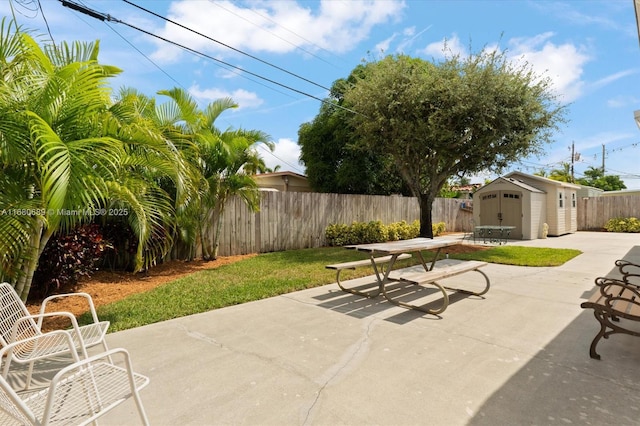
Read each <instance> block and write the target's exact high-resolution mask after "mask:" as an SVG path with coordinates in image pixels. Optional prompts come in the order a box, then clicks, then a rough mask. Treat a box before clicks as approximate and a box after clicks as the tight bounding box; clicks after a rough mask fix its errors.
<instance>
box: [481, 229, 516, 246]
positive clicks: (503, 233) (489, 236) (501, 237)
mask: <svg viewBox="0 0 640 426" xmlns="http://www.w3.org/2000/svg"><path fill="white" fill-rule="evenodd" d="M474 229H475V235H477V236H478V237H479V238H482V242H483V243H486V242H487V241H489V242H490V243H498V244H507V241H508V240H509V235H510V234H511V231H512V230H514V229H516V227H515V226H502V225H478V226H476V227H475V228H474ZM475 235H474V240H475Z"/></svg>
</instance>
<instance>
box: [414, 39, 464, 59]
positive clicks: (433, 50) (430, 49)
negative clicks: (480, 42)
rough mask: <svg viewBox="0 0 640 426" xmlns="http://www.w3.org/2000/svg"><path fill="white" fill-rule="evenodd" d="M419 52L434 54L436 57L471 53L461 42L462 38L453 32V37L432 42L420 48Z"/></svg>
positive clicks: (428, 54)
mask: <svg viewBox="0 0 640 426" xmlns="http://www.w3.org/2000/svg"><path fill="white" fill-rule="evenodd" d="M419 53H422V54H425V55H427V56H432V57H434V58H436V59H442V58H445V57H452V56H456V55H460V56H466V55H468V54H469V52H468V51H467V49H466V48H465V47H464V45H463V44H462V43H461V42H460V38H459V37H458V35H457V34H453V36H451V38H447V39H442V40H440V41H436V42H433V43H430V44H428V45H427V47H425V48H424V49H422V50H420V51H419Z"/></svg>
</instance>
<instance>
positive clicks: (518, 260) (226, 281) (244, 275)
mask: <svg viewBox="0 0 640 426" xmlns="http://www.w3.org/2000/svg"><path fill="white" fill-rule="evenodd" d="M580 253H581V252H580V251H578V250H568V249H548V248H534V247H519V246H500V247H493V248H491V249H489V250H483V251H477V252H474V253H467V254H455V255H454V254H452V255H451V256H450V257H451V258H455V259H463V260H472V259H473V260H482V261H486V262H492V263H503V264H510V265H520V266H557V265H561V264H563V263H564V262H566V261H568V260H570V259H572V258H573V257H575V256H577V255H579V254H580ZM432 256H433V254H430V255H429V256H427V260H430V258H432ZM364 258H366V256H365V255H364V254H363V253H360V252H356V251H352V250H345V249H344V248H341V247H323V248H317V249H304V250H290V251H285V252H277V253H264V254H260V255H258V256H256V257H252V258H249V259H245V260H242V261H239V262H237V263H233V264H230V265H225V266H221V267H219V268H216V269H210V270H205V271H200V272H196V273H193V274H191V275H189V276H187V277H183V278H180V279H176V280H175V281H172V282H170V283H167V284H164V285H162V286H160V287H157V288H155V289H153V290H151V291H149V292H146V293H140V294H136V295H133V296H129V297H127V298H126V299H124V300H121V301H118V302H115V303H112V304H109V305H106V306H102V307H100V308H99V309H98V315H99V317H100V318H101V319H102V320H108V321H111V327H110V329H109V330H110V331H118V330H125V329H128V328H133V327H139V326H142V325H146V324H151V323H155V322H159V321H164V320H168V319H171V318H177V317H182V316H185V315H191V314H195V313H199V312H206V311H209V310H212V309H217V308H222V307H225V306H231V305H237V304H239V303H246V302H250V301H253V300H259V299H264V298H267V297H272V296H276V295H279V294H284V293H289V292H292V291H296V290H302V289H305V288H311V287H316V286H321V285H325V284H329V283H333V282H335V276H336V272H335V271H334V270H329V269H326V268H325V265H329V264H332V263H341V262H347V261H350V260H358V259H364ZM416 263H417V260H416V259H415V257H414V258H413V259H408V260H404V261H400V262H398V263H397V264H396V265H397V267H403V266H409V265H414V264H416ZM372 273H373V272H372V269H371V268H370V267H366V268H365V267H363V268H358V269H356V270H355V271H343V272H342V274H341V279H344V280H347V279H350V278H355V277H361V276H366V275H371V274H372ZM88 320H89V318H88V316H86V315H85V316H83V317H82V318H81V322H83V323H86V321H88Z"/></svg>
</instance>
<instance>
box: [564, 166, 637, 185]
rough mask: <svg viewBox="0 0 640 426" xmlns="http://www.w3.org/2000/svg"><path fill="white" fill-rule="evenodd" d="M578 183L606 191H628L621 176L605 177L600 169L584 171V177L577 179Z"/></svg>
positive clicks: (590, 168) (593, 168) (594, 168)
mask: <svg viewBox="0 0 640 426" xmlns="http://www.w3.org/2000/svg"><path fill="white" fill-rule="evenodd" d="M576 183H579V184H581V185H587V186H593V187H594V188H600V189H602V190H604V191H618V190H621V189H627V187H626V185H625V184H624V182H623V181H622V179H620V176H615V175H605V174H604V172H603V171H602V169H601V168H600V167H589V168H587V170H585V171H584V177H583V178H578V179H576Z"/></svg>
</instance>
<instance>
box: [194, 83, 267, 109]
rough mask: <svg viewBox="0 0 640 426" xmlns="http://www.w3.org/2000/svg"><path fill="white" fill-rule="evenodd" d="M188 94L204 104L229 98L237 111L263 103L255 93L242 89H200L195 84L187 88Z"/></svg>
mask: <svg viewBox="0 0 640 426" xmlns="http://www.w3.org/2000/svg"><path fill="white" fill-rule="evenodd" d="M189 93H191V95H192V96H194V97H195V98H197V99H198V100H201V101H203V102H205V103H210V102H213V101H215V100H216V99H221V98H231V99H233V101H234V102H235V103H237V104H238V110H240V109H243V108H256V107H259V106H260V105H262V104H263V103H264V100H262V99H261V98H260V97H259V96H258V95H257V93H255V92H249V91H247V90H244V89H237V90H234V91H232V92H229V91H226V90H222V89H217V88H210V89H200V86H198V85H197V84H196V85H193V86H191V87H190V88H189Z"/></svg>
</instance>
